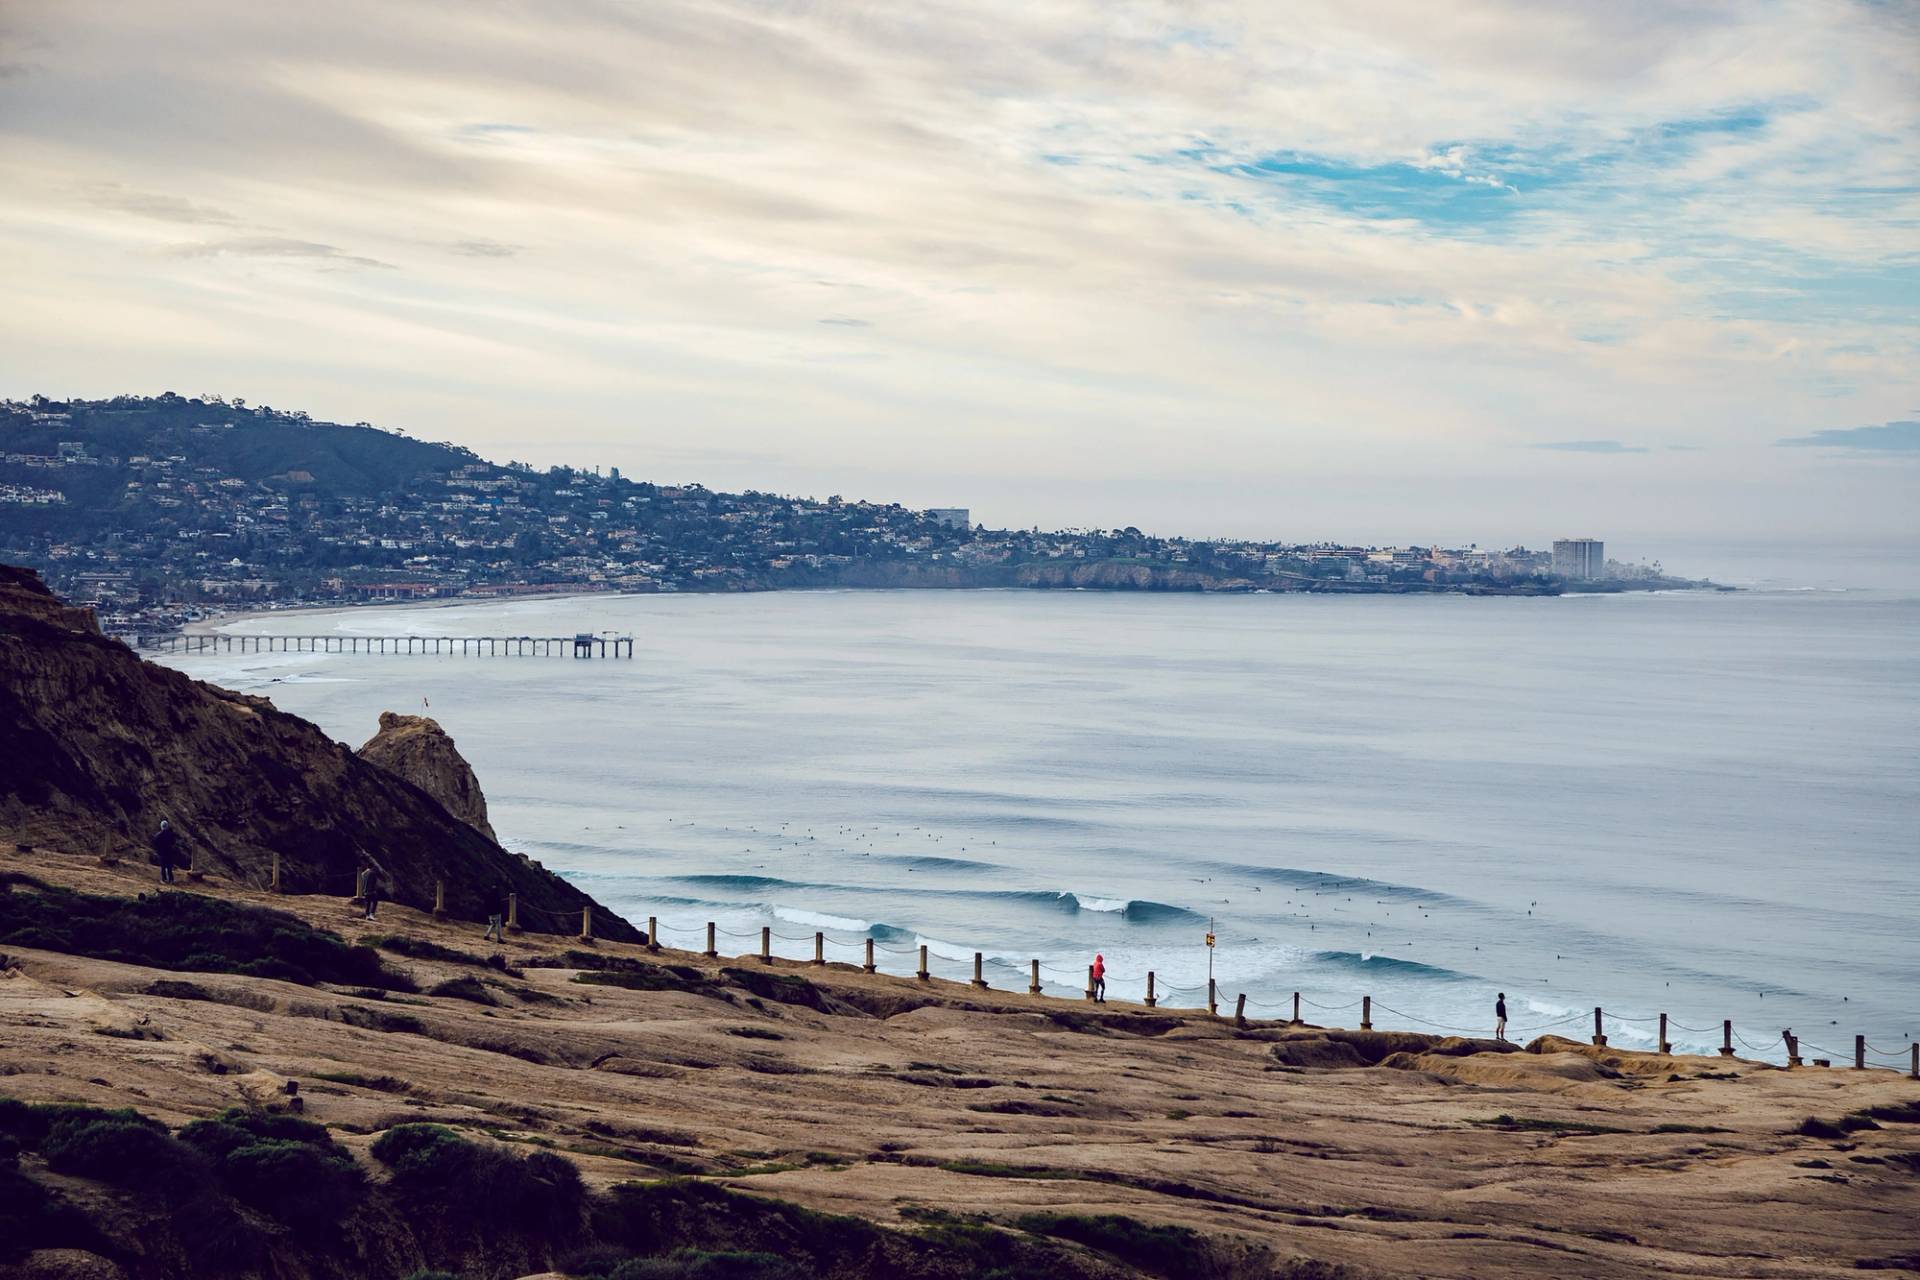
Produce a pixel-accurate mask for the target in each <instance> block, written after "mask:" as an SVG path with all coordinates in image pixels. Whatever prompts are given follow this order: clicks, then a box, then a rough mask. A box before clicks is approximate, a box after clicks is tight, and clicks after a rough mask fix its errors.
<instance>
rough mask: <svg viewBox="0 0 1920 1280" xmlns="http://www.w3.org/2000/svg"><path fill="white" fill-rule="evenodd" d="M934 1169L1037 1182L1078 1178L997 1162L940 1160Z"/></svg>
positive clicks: (1072, 1174)
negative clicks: (1027, 1179)
mask: <svg viewBox="0 0 1920 1280" xmlns="http://www.w3.org/2000/svg"><path fill="white" fill-rule="evenodd" d="M934 1167H935V1168H936V1169H945V1170H946V1171H947V1172H948V1173H964V1174H970V1175H972V1176H973V1177H976V1178H1029V1179H1032V1180H1034V1181H1038V1182H1071V1181H1074V1180H1075V1179H1077V1178H1079V1177H1080V1175H1079V1174H1078V1173H1075V1172H1073V1171H1072V1170H1069V1169H1042V1168H1036V1167H1034V1166H1032V1165H1018V1164H1005V1163H1003V1162H1001V1161H998V1160H969V1159H962V1160H941V1161H938V1162H936V1163H935V1165H934Z"/></svg>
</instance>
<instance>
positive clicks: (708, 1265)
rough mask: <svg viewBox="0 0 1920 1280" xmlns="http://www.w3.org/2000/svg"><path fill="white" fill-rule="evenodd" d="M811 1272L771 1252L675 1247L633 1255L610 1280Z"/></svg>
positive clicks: (798, 1276)
mask: <svg viewBox="0 0 1920 1280" xmlns="http://www.w3.org/2000/svg"><path fill="white" fill-rule="evenodd" d="M809 1274H810V1273H808V1272H805V1271H802V1270H800V1269H799V1268H798V1267H796V1266H794V1265H793V1264H792V1263H790V1262H788V1261H787V1260H786V1259H785V1258H778V1257H775V1256H774V1255H773V1254H771V1253H709V1252H707V1251H706V1250H704V1249H676V1250H674V1251H673V1252H672V1253H670V1254H668V1255H667V1256H666V1257H664V1258H632V1259H629V1260H628V1261H626V1262H623V1263H621V1264H620V1265H619V1266H617V1267H615V1268H614V1269H613V1270H612V1271H611V1272H609V1273H608V1274H607V1280H805V1278H806V1277H807V1276H808V1275H809Z"/></svg>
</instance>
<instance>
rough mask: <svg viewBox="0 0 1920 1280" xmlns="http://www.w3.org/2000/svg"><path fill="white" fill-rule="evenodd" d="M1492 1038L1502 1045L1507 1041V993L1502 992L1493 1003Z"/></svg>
mask: <svg viewBox="0 0 1920 1280" xmlns="http://www.w3.org/2000/svg"><path fill="white" fill-rule="evenodd" d="M1493 1038H1494V1039H1495V1040H1498V1041H1500V1042H1501V1043H1502V1044H1505V1043H1506V1040H1507V993H1506V992H1504V991H1502V992H1501V993H1500V994H1499V995H1498V996H1496V997H1495V998H1494V1001H1493Z"/></svg>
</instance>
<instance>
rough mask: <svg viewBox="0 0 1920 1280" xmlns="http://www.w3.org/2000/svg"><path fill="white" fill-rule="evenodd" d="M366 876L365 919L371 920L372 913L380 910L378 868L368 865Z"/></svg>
mask: <svg viewBox="0 0 1920 1280" xmlns="http://www.w3.org/2000/svg"><path fill="white" fill-rule="evenodd" d="M366 878H367V881H366V882H367V896H366V904H367V919H369V920H371V919H373V916H374V913H375V912H376V911H378V910H380V868H378V867H376V866H371V865H369V866H368V867H367V870H366Z"/></svg>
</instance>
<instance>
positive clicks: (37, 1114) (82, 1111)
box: [0, 1098, 167, 1151]
mask: <svg viewBox="0 0 1920 1280" xmlns="http://www.w3.org/2000/svg"><path fill="white" fill-rule="evenodd" d="M67 1120H124V1121H126V1122H128V1123H129V1124H141V1125H145V1126H146V1127H148V1128H149V1129H152V1130H153V1131H154V1132H155V1133H159V1134H164V1133H166V1131H167V1126H165V1125H163V1124H161V1123H160V1122H159V1121H158V1120H151V1119H148V1118H147V1117H146V1116H143V1115H141V1114H140V1113H139V1112H138V1111H135V1110H134V1109H133V1108H132V1107H116V1108H115V1109H113V1110H111V1111H108V1110H106V1109H104V1108H101V1107H89V1106H84V1105H82V1104H81V1103H78V1102H35V1103H27V1102H21V1101H19V1100H18V1099H16V1098H0V1134H5V1135H6V1136H8V1137H10V1138H12V1139H14V1140H15V1141H16V1142H18V1143H19V1144H20V1145H21V1146H22V1147H25V1148H27V1149H28V1150H30V1151H34V1150H38V1149H39V1147H40V1144H41V1143H43V1142H45V1141H46V1140H47V1135H48V1134H49V1133H51V1132H52V1131H53V1128H54V1126H55V1125H58V1124H60V1123H61V1122H63V1121H67Z"/></svg>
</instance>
